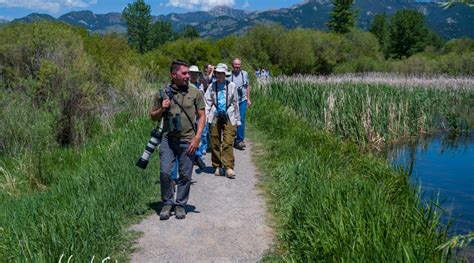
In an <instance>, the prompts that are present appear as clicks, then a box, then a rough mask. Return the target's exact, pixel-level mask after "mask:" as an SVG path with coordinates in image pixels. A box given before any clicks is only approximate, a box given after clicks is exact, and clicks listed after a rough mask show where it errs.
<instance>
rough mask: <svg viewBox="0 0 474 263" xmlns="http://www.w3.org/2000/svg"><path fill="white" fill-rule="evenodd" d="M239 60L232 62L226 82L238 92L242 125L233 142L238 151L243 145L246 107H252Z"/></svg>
mask: <svg viewBox="0 0 474 263" xmlns="http://www.w3.org/2000/svg"><path fill="white" fill-rule="evenodd" d="M240 63H241V62H240V59H239V58H236V59H234V60H233V61H232V72H231V75H230V76H229V77H227V80H229V81H231V82H233V83H235V85H236V87H237V92H238V97H239V98H238V100H239V110H240V112H239V113H240V121H241V122H242V125H240V126H239V127H238V128H237V134H236V137H235V140H234V147H235V148H236V149H239V150H244V149H245V147H246V145H245V141H244V140H245V115H246V113H247V107H250V106H251V105H252V102H251V100H250V85H249V76H248V74H247V71H245V70H242V69H241V68H240Z"/></svg>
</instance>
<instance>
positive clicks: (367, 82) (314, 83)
mask: <svg viewBox="0 0 474 263" xmlns="http://www.w3.org/2000/svg"><path fill="white" fill-rule="evenodd" d="M472 84H473V79H472V78H465V79H463V78H460V79H447V78H442V77H440V78H435V79H428V78H424V79H423V78H405V77H397V76H390V75H382V76H368V77H365V78H361V77H351V76H339V77H338V76H335V77H329V78H325V77H311V76H308V77H305V76H302V77H297V78H277V79H275V80H272V81H270V82H266V83H264V84H263V85H262V87H261V88H260V91H259V92H261V93H262V94H263V95H265V96H268V97H271V98H273V99H275V100H276V101H278V102H280V103H282V104H283V105H284V106H286V107H289V108H291V109H292V110H294V111H295V112H296V114H297V116H298V117H299V118H303V119H304V120H306V121H307V122H308V123H310V124H311V125H312V126H313V127H314V128H317V129H322V130H325V131H327V132H330V133H334V134H336V135H337V136H339V137H343V138H350V139H352V140H353V141H355V142H357V143H360V144H363V145H369V146H372V147H375V148H381V147H383V145H384V144H385V143H387V142H393V141H397V140H401V139H404V138H407V137H409V136H414V135H418V134H423V133H431V132H433V131H434V130H436V129H450V130H457V131H462V130H466V129H468V128H469V126H470V125H471V124H470V123H469V121H468V119H469V118H470V117H472V116H473V110H472V108H473V107H472V106H473V105H474V90H473V89H472V87H473V86H472ZM469 116H470V117H469Z"/></svg>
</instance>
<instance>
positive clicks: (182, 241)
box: [131, 144, 272, 262]
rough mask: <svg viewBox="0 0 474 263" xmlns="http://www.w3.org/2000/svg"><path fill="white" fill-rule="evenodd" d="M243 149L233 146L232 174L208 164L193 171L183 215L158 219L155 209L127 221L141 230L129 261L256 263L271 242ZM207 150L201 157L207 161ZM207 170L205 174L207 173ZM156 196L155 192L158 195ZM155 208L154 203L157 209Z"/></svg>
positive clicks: (253, 171)
mask: <svg viewBox="0 0 474 263" xmlns="http://www.w3.org/2000/svg"><path fill="white" fill-rule="evenodd" d="M250 147H251V145H250V144H248V147H247V150H245V151H239V150H234V154H235V159H236V167H235V171H236V173H237V176H236V179H228V178H226V177H216V176H214V174H213V173H212V169H208V171H204V172H201V173H198V172H196V171H195V172H194V173H193V180H194V181H196V182H195V183H194V184H193V185H192V187H191V194H190V199H189V202H188V207H187V208H186V210H187V211H188V213H187V217H186V219H184V220H177V219H176V218H175V217H174V216H173V217H171V218H170V219H169V220H167V221H160V220H159V217H158V215H157V214H153V215H152V216H150V217H148V218H146V219H145V220H143V221H142V222H141V223H140V224H138V225H134V226H132V229H133V230H136V231H141V232H143V233H144V235H143V236H142V237H141V238H139V239H138V240H137V242H136V245H135V249H136V251H135V253H134V254H133V255H132V257H131V261H132V262H256V261H258V260H259V259H261V257H262V256H263V254H264V253H265V251H266V250H268V249H269V248H270V246H271V241H272V234H271V229H270V228H269V227H268V226H267V224H266V219H265V203H264V198H263V196H261V191H260V190H258V189H257V187H256V184H257V183H258V182H257V170H256V168H255V166H254V164H253V163H252V161H251V153H250ZM210 160H211V154H210V153H208V154H207V155H206V156H205V161H206V164H207V166H208V167H210V166H211V162H210ZM206 172H207V173H206ZM158 198H159V197H158ZM159 208H160V207H156V210H157V213H159Z"/></svg>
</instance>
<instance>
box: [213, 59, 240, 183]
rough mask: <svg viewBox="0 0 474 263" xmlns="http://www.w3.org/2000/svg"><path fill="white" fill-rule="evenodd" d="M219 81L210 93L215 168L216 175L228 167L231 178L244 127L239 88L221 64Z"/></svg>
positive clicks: (219, 65)
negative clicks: (237, 132)
mask: <svg viewBox="0 0 474 263" xmlns="http://www.w3.org/2000/svg"><path fill="white" fill-rule="evenodd" d="M214 72H215V75H216V81H214V82H212V84H210V85H209V88H208V89H207V91H206V94H205V99H206V116H207V122H208V123H209V127H210V132H211V147H212V167H213V168H214V169H215V175H216V176H220V175H221V168H224V171H225V174H226V176H227V177H228V178H235V172H234V165H235V159H234V149H233V148H232V145H233V143H234V138H235V130H236V127H238V126H240V112H239V101H238V100H239V98H238V94H237V87H236V86H235V84H234V83H233V82H230V81H228V80H226V79H225V77H226V73H228V70H227V65H225V64H223V63H219V64H217V66H216V68H215V69H214Z"/></svg>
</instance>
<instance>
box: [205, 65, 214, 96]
mask: <svg viewBox="0 0 474 263" xmlns="http://www.w3.org/2000/svg"><path fill="white" fill-rule="evenodd" d="M202 76H203V79H204V80H205V81H203V84H204V89H206V90H207V87H208V86H209V85H211V84H212V82H213V81H215V80H216V76H215V75H214V66H213V65H211V64H206V65H204V73H203V74H202Z"/></svg>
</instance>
